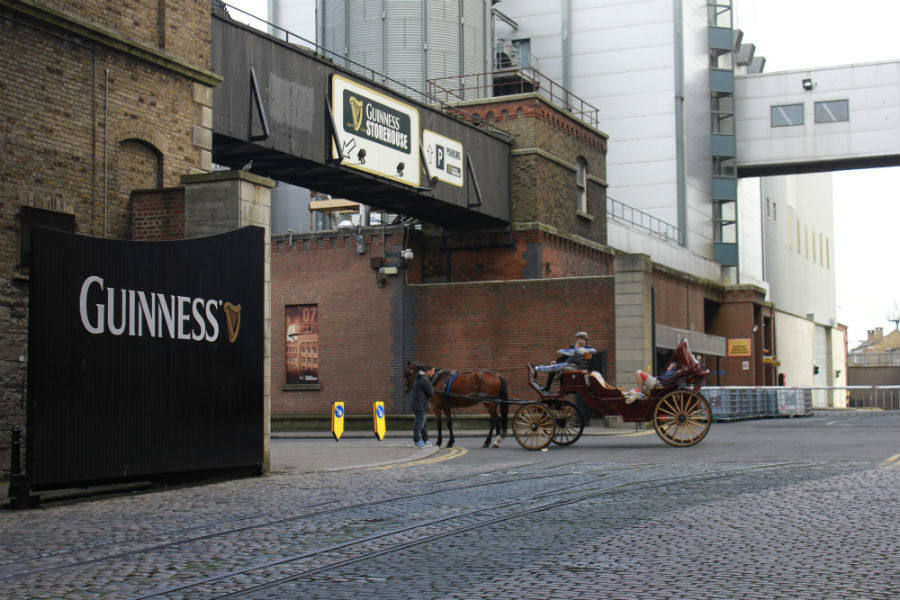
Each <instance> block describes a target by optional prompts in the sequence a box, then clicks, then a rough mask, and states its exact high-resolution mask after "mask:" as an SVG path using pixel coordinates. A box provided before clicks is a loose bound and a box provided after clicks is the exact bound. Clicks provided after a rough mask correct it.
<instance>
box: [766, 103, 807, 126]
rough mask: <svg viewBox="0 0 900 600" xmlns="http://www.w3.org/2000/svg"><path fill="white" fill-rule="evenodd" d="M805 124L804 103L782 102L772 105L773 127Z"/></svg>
mask: <svg viewBox="0 0 900 600" xmlns="http://www.w3.org/2000/svg"><path fill="white" fill-rule="evenodd" d="M791 125H803V105H802V104H782V105H781V106H773V107H772V127H790V126H791Z"/></svg>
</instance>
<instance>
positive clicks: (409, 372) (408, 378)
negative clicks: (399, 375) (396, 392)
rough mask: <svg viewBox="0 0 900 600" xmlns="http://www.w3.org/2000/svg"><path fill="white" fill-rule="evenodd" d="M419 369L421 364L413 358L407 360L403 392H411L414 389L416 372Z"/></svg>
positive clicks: (404, 370)
mask: <svg viewBox="0 0 900 600" xmlns="http://www.w3.org/2000/svg"><path fill="white" fill-rule="evenodd" d="M418 371H419V365H417V364H416V363H414V362H413V361H411V360H408V361H406V368H405V369H403V393H404V394H407V393H409V390H411V389H412V386H413V382H415V380H416V373H418Z"/></svg>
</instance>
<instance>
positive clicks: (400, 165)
mask: <svg viewBox="0 0 900 600" xmlns="http://www.w3.org/2000/svg"><path fill="white" fill-rule="evenodd" d="M405 168H406V165H404V164H403V163H399V164H398V165H397V175H399V176H400V177H403V169H405Z"/></svg>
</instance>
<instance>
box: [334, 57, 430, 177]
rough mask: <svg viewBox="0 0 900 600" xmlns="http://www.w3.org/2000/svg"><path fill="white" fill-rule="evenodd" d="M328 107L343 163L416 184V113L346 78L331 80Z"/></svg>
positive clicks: (418, 165)
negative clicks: (332, 118) (330, 108)
mask: <svg viewBox="0 0 900 600" xmlns="http://www.w3.org/2000/svg"><path fill="white" fill-rule="evenodd" d="M331 107H332V110H333V111H334V112H333V117H334V122H335V125H336V127H337V128H338V130H339V131H338V138H339V139H340V143H341V148H340V149H339V148H337V146H336V145H335V144H334V142H332V144H331V157H332V158H341V159H342V162H341V164H342V165H343V166H345V167H350V168H352V169H358V170H360V171H365V172H366V173H371V174H373V175H379V176H381V177H386V178H388V179H392V180H394V181H398V182H400V183H405V184H407V185H411V186H413V187H418V186H419V181H420V174H421V171H422V169H421V167H420V162H419V111H418V110H416V108H415V107H413V106H412V105H409V104H405V103H402V102H399V101H397V100H395V99H394V98H392V97H390V96H388V95H387V94H385V93H382V92H380V91H377V90H375V89H373V88H369V87H366V86H363V85H360V84H358V83H356V82H354V81H352V80H350V79H347V78H346V77H342V76H340V75H333V76H332V78H331Z"/></svg>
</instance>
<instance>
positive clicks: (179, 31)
mask: <svg viewBox="0 0 900 600" xmlns="http://www.w3.org/2000/svg"><path fill="white" fill-rule="evenodd" d="M32 1H34V2H35V4H39V5H42V6H46V7H47V8H49V9H51V10H54V11H58V12H60V13H63V14H65V15H68V16H71V17H75V18H77V19H82V20H85V21H87V22H89V23H92V24H95V25H97V26H99V27H102V28H103V29H105V30H107V31H110V32H113V33H115V34H117V35H119V36H120V37H123V38H126V39H128V40H131V41H133V42H137V43H139V44H141V45H143V46H147V47H151V48H158V49H162V50H165V51H166V52H167V53H168V54H170V55H172V56H175V57H178V58H181V59H183V60H186V61H188V62H190V63H193V64H196V65H201V66H202V65H208V64H209V57H210V27H209V14H210V0H32Z"/></svg>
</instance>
